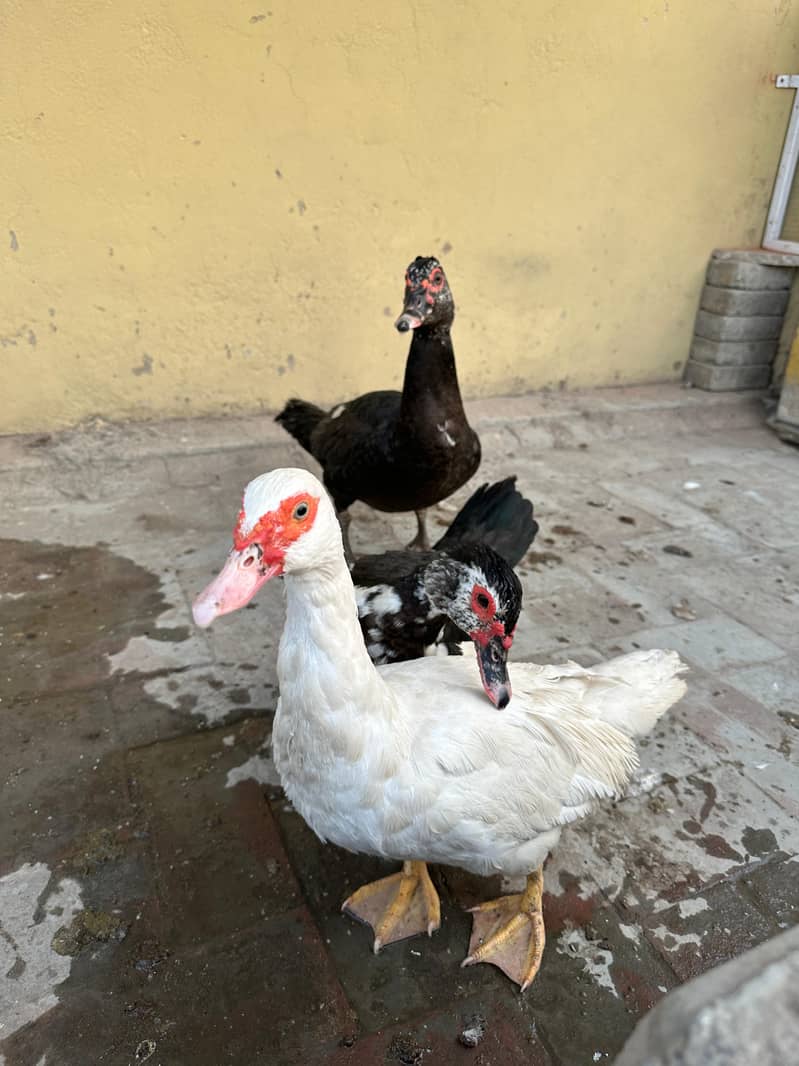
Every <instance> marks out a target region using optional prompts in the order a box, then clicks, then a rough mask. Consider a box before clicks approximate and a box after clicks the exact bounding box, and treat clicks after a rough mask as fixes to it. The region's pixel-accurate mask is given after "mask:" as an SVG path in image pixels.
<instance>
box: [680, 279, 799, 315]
mask: <svg viewBox="0 0 799 1066" xmlns="http://www.w3.org/2000/svg"><path fill="white" fill-rule="evenodd" d="M788 295H789V291H788V289H726V288H723V287H721V286H719V285H705V287H704V289H703V290H702V300H701V302H700V308H701V309H702V310H704V311H712V312H713V313H714V314H717V315H750V316H751V315H782V314H784V312H785V308H786V307H787V306H788Z"/></svg>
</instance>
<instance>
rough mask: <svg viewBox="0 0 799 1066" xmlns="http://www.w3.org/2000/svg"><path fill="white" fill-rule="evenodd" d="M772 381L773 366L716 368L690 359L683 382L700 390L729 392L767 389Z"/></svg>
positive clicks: (710, 364) (686, 365)
mask: <svg viewBox="0 0 799 1066" xmlns="http://www.w3.org/2000/svg"><path fill="white" fill-rule="evenodd" d="M770 380H771V366H770V365H769V364H767V365H765V366H714V365H713V364H712V363H698V362H697V361H696V360H695V359H689V360H688V362H687V363H686V364H685V370H684V372H683V381H687V382H688V383H689V384H691V385H695V386H696V387H697V388H698V389H708V390H709V391H711V392H729V391H731V390H735V389H765V388H766V386H767V385H768V383H769V381H770Z"/></svg>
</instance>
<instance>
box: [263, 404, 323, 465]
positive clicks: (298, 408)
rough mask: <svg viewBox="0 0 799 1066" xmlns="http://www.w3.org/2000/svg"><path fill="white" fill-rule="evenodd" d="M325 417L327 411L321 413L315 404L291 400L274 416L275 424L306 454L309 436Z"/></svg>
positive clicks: (309, 448) (309, 443)
mask: <svg viewBox="0 0 799 1066" xmlns="http://www.w3.org/2000/svg"><path fill="white" fill-rule="evenodd" d="M326 417H327V411H323V410H322V408H321V407H317V406H316V404H314V403H308V402H307V401H305V400H297V399H292V400H289V402H288V403H287V404H286V406H285V407H284V408H283V410H282V411H281V412H280V414H279V415H275V422H277V423H279V425H281V426H282V427H283V428H284V429H285V430H287V431H288V432H289V433H290V434H291V435H292V437H293V438H294V439H295V440H296V441H297V442H298V443H299V444H301V445H302V446H303V448H305V450H306V451H307V452H310V451H311V435H312V433H313V431H314V430H315V429H316V427H317V426H318V425H319V423H320V422H321V421H322V419H323V418H326ZM312 454H313V453H312Z"/></svg>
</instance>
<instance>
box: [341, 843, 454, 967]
mask: <svg viewBox="0 0 799 1066" xmlns="http://www.w3.org/2000/svg"><path fill="white" fill-rule="evenodd" d="M341 909H342V910H343V911H346V912H347V913H348V914H351V915H352V916H353V917H354V918H357V919H358V920H359V921H361V922H365V923H366V924H367V925H371V927H372V928H373V929H374V931H375V945H374V952H375V955H376V954H377V953H378V951H380V949H381V948H382V947H383V946H384V945H385V944H393V943H394V941H395V940H405V939H406V938H407V937H409V936H417V935H418V934H419V933H427V935H428V936H432V935H433V933H434V932H435V931H436V929H438V927H439V926H440V925H441V905H440V904H439V901H438V893H437V892H436V890H435V888H434V887H433V882H432V881H431V880H430V874H429V873H428V872H427V866H426V864H425V863H423V862H405V863H403V864H402V871H401V872H400V873H396V874H391V875H390V876H389V877H383V878H381V879H380V880H379V881H372V882H371V883H370V884H368V885H364V886H363V888H359V889H358V890H357V891H356V892H353V894H352V895H351V896H350V897H349V899H348V900H345V902H344V903H343V904H342V906H341Z"/></svg>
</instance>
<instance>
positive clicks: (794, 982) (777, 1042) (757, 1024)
mask: <svg viewBox="0 0 799 1066" xmlns="http://www.w3.org/2000/svg"><path fill="white" fill-rule="evenodd" d="M797 1042H799V929H792V930H790V931H789V932H787V933H783V934H782V935H781V936H777V937H774V939H772V940H769V941H767V942H766V943H765V944H761V945H760V947H758V948H755V949H754V950H752V951H749V952H747V953H746V954H745V955H741V956H740V957H739V958H737V959H733V960H732V961H731V962H728V963H725V965H723V966H719V967H717V968H716V969H715V970H711V971H710V972H709V973H706V974H704V975H703V976H702V977H699V978H697V980H695V981H690V982H689V983H688V984H687V985H685V986H684V987H683V988H680V989H677V990H676V991H674V992H672V993H671V994H670V995H668V996H667V997H666V998H665V999H664V1000H663V1001H662V1002H661V1003H660V1004H659V1005H658V1006H657V1007H655V1009H654V1010H653V1011H651V1012H650V1013H649V1014H648V1015H647V1016H646V1017H645V1018H644V1019H643V1021H642V1022H641V1023H640V1024H639V1025H638V1026H637V1027H636V1029H635V1032H634V1033H633V1035H632V1036H631V1037H630V1039H629V1040H628V1041H627V1043H626V1044H625V1046H624V1049H623V1050H622V1053H621V1054H620V1055H619V1057H618V1058H617V1059H616V1062H615V1064H614V1066H678V1064H679V1066H752V1063H757V1064H758V1066H786V1064H787V1063H789V1062H795V1061H796V1045H797Z"/></svg>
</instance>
